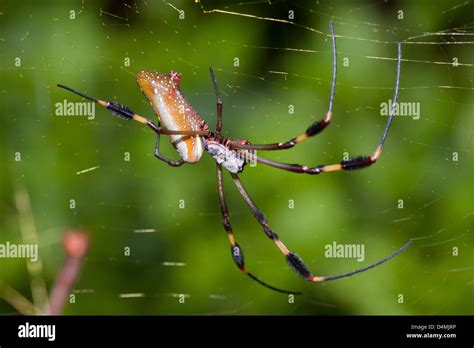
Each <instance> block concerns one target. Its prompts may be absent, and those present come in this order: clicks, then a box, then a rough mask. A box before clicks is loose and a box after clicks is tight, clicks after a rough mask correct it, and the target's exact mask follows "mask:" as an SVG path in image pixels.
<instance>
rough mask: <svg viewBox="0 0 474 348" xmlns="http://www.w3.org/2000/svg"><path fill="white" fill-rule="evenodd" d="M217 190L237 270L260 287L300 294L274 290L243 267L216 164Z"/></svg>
mask: <svg viewBox="0 0 474 348" xmlns="http://www.w3.org/2000/svg"><path fill="white" fill-rule="evenodd" d="M217 188H218V190H219V203H220V207H221V214H222V224H223V225H224V229H225V230H226V232H227V238H228V240H229V244H230V251H231V253H232V259H233V260H234V262H235V264H236V265H237V267H239V269H240V270H241V271H242V272H243V273H245V274H246V275H248V276H249V277H250V278H252V279H253V280H255V281H256V282H258V283H260V284H261V285H263V286H265V287H267V288H269V289H272V290H274V291H278V292H282V293H285V294H300V292H295V291H288V290H282V289H279V288H276V287H274V286H272V285H270V284H267V283H266V282H264V281H263V280H261V279H260V278H258V277H256V276H254V275H253V274H252V273H250V272H249V271H248V270H247V267H246V266H245V263H244V254H243V250H242V248H241V247H240V246H239V245H238V244H237V241H236V239H235V236H234V232H233V231H232V225H231V224H230V219H229V210H228V208H227V202H226V199H225V196H224V181H223V178H222V165H220V164H217Z"/></svg>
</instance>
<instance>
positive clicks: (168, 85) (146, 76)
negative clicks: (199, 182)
mask: <svg viewBox="0 0 474 348" xmlns="http://www.w3.org/2000/svg"><path fill="white" fill-rule="evenodd" d="M137 82H138V85H139V86H140V89H141V90H142V92H143V94H144V95H145V96H146V97H147V99H148V101H149V102H150V105H151V106H152V107H153V110H154V111H155V113H156V115H157V116H158V119H159V120H160V123H161V124H162V125H163V127H164V128H166V129H169V130H176V131H183V130H194V131H198V130H203V129H207V124H206V122H205V121H204V120H203V119H202V118H201V117H200V116H199V114H198V113H197V111H196V110H195V109H194V107H193V106H192V105H191V104H190V103H189V102H188V101H187V100H186V98H185V97H184V95H183V94H182V93H181V90H180V85H179V83H180V75H179V74H178V73H177V72H174V71H170V72H169V73H167V74H163V73H158V72H154V71H140V72H139V73H138V74H137ZM169 137H170V140H171V143H172V144H173V146H174V147H175V148H176V150H177V151H178V154H179V156H180V157H181V158H182V159H183V160H184V161H185V162H188V163H195V162H197V161H199V160H200V159H201V156H202V153H203V152H204V142H203V139H202V137H200V136H197V135H194V136H190V135H170V136H169Z"/></svg>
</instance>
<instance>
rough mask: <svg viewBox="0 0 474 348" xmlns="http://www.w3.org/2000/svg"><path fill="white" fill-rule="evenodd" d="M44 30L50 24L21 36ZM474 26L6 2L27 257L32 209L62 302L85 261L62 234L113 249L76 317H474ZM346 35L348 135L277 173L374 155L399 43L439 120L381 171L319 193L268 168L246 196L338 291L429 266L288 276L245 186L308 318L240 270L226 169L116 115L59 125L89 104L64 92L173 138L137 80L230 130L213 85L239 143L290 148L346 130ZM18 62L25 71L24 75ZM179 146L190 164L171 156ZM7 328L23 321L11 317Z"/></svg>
mask: <svg viewBox="0 0 474 348" xmlns="http://www.w3.org/2000/svg"><path fill="white" fill-rule="evenodd" d="M25 11H26V12H25ZM71 11H73V12H71ZM23 12H25V13H28V14H29V15H23V16H22V17H20V18H21V19H18V20H17V19H15V21H14V18H17V17H15V16H18V13H23ZM472 13H474V12H473V2H472V1H464V2H463V1H459V2H453V3H449V2H435V3H434V4H433V3H432V2H428V1H426V2H417V3H416V4H412V3H411V2H409V1H406V2H383V1H364V2H359V3H357V4H342V2H334V3H328V2H313V1H291V2H290V1H225V2H223V1H205V0H204V1H196V2H184V1H171V0H170V1H162V2H153V3H151V2H146V1H136V2H134V1H127V2H113V1H110V2H106V1H104V2H101V3H89V2H86V1H83V2H72V3H64V4H61V5H58V4H57V5H55V6H52V5H39V4H36V3H33V2H31V3H30V4H29V5H26V4H21V5H20V4H17V3H15V2H5V3H3V4H2V5H1V8H0V21H1V22H3V24H4V25H5V31H4V32H3V33H2V34H0V45H1V47H2V50H1V52H2V53H1V55H0V57H1V65H0V73H1V74H2V81H5V82H4V83H3V84H2V87H1V94H0V98H1V99H2V105H4V115H5V117H2V120H1V121H0V122H2V140H1V146H2V147H1V151H0V156H1V157H0V160H1V162H2V166H5V168H6V170H5V171H3V172H2V173H0V179H1V181H2V185H3V187H6V190H5V191H4V192H2V200H1V201H0V204H1V206H0V210H4V211H5V217H6V219H5V220H4V221H2V222H1V223H0V228H1V229H3V230H4V231H5V237H4V238H5V241H6V240H11V241H17V242H21V234H20V233H19V230H20V229H21V226H22V219H25V215H22V214H19V213H18V212H17V210H16V208H15V205H14V204H13V203H12V201H13V199H12V197H14V196H15V195H16V194H18V192H19V191H21V190H23V189H24V190H26V191H27V192H28V194H29V197H30V199H31V212H30V213H31V215H32V216H34V225H35V227H36V228H35V229H36V233H37V236H38V240H39V245H40V257H41V259H42V262H43V270H42V277H43V278H44V280H45V281H46V283H47V284H48V285H49V284H51V283H52V282H53V280H54V278H55V276H56V274H57V272H58V271H59V269H60V266H61V263H62V259H63V256H62V254H61V248H60V244H59V241H60V234H61V231H62V230H64V229H65V228H66V227H70V226H73V227H76V226H77V227H79V226H81V227H84V228H86V229H88V230H89V231H90V233H91V235H92V237H93V238H92V245H91V249H90V252H89V254H88V256H87V259H86V261H85V264H84V267H83V269H82V276H81V278H80V280H79V282H78V283H77V284H76V287H75V289H74V291H73V292H74V294H75V295H76V302H75V303H69V304H67V306H66V311H65V313H67V314H360V315H363V314H388V315H392V314H473V313H474V305H473V303H472V291H473V286H474V273H473V272H474V259H473V257H472V248H473V246H474V238H473V234H472V222H473V219H474V211H473V204H472V203H473V201H472V182H471V180H469V179H471V175H472V169H473V166H472V150H473V134H474V119H473V115H474V114H473V98H472V94H473V64H474V63H473V61H472V53H473V42H474V41H473V35H474V31H473V18H472V15H471V14H472ZM72 17H74V18H72ZM330 20H333V22H334V27H335V33H336V40H337V53H338V61H337V67H338V77H337V86H336V96H335V100H334V116H333V121H332V123H331V125H330V126H329V127H328V128H327V129H326V130H325V131H324V132H323V133H321V134H320V135H318V136H316V137H315V138H312V139H310V140H308V141H306V142H303V143H301V144H299V145H297V146H296V147H295V148H294V149H292V150H287V151H281V152H273V153H270V152H268V153H263V152H261V153H259V155H262V156H265V157H268V158H271V159H274V160H278V161H284V162H288V163H301V164H306V165H319V164H330V163H338V162H340V161H341V159H342V158H343V157H345V156H357V155H370V154H372V153H373V151H374V149H375V147H376V146H377V143H378V141H379V139H380V136H381V134H382V130H383V127H384V124H385V122H386V116H384V115H382V114H381V108H382V107H381V103H387V102H389V100H391V99H392V98H393V90H394V86H395V72H396V71H395V67H396V43H397V42H399V41H400V42H402V64H401V71H402V72H401V81H400V96H399V101H400V102H405V103H408V104H407V105H411V106H413V108H416V107H419V115H418V116H417V115H415V113H414V111H413V110H415V109H413V110H412V112H411V113H408V115H400V116H397V117H395V119H394V122H393V124H392V128H391V130H390V134H389V137H388V139H387V142H386V146H385V148H384V151H383V154H382V156H381V159H380V161H379V162H378V163H377V164H376V165H375V166H373V167H371V168H370V169H366V170H361V171H356V172H352V173H347V172H345V173H331V174H323V175H319V176H317V177H312V176H302V175H296V174H291V173H287V172H283V171H279V170H276V169H273V168H269V167H264V166H263V165H260V164H259V165H257V166H255V167H247V168H246V170H245V171H244V173H243V174H242V175H241V179H242V181H243V182H244V184H245V185H246V188H247V190H248V191H249V193H250V195H251V196H252V197H253V199H254V200H255V202H256V204H257V206H259V208H260V209H261V210H262V211H263V212H264V213H265V215H266V217H267V218H268V220H269V222H270V225H271V227H272V228H273V229H274V230H275V231H276V232H277V233H278V234H279V236H280V238H281V239H282V240H283V241H284V242H285V243H286V244H287V245H288V246H289V247H290V248H291V249H292V250H294V251H295V252H297V253H298V254H299V255H300V256H301V257H302V258H303V259H305V261H306V263H307V264H308V266H309V267H310V268H311V270H312V271H313V272H314V273H315V274H317V275H332V274H338V273H343V272H347V271H350V270H353V269H356V268H360V267H363V266H365V265H367V264H369V263H372V262H375V261H377V260H378V259H380V258H382V257H384V256H386V255H388V254H390V253H392V252H393V251H394V250H396V249H397V248H399V247H401V246H402V245H403V244H404V243H406V242H407V241H409V240H412V241H414V245H413V246H411V247H410V248H409V249H408V250H407V251H406V252H404V253H402V254H401V255H399V256H397V257H396V258H395V259H393V260H391V261H389V262H388V263H386V264H384V265H382V266H380V267H377V268H375V269H373V270H370V271H368V272H366V273H363V274H360V275H357V276H355V277H352V278H348V279H343V280H339V281H335V282H328V283H325V284H307V283H305V282H304V281H303V280H301V279H299V278H298V277H296V276H295V274H294V273H293V272H292V271H291V270H290V269H289V268H288V267H287V265H286V264H285V262H284V259H283V258H282V256H281V254H280V253H279V252H278V250H277V249H276V248H275V246H274V245H273V243H272V242H271V241H269V240H268V239H267V238H266V237H265V235H264V234H263V233H262V231H261V228H260V226H259V225H258V224H257V223H256V221H255V220H254V219H253V217H252V215H251V214H250V212H249V211H248V209H247V207H246V206H245V204H244V202H243V201H242V199H241V198H240V196H239V195H238V192H237V191H236V190H235V187H233V183H232V181H231V180H230V177H229V176H228V175H225V178H224V184H225V185H224V186H225V191H226V195H227V200H228V204H229V208H230V211H231V222H232V224H233V227H234V231H235V234H236V237H237V240H238V242H239V244H240V245H241V246H242V247H243V250H244V253H245V258H246V263H247V266H248V267H249V269H250V270H251V271H252V272H253V273H255V274H257V275H258V276H259V277H261V278H262V279H264V280H265V281H267V282H269V283H270V284H272V285H275V286H277V287H280V288H286V289H290V290H302V291H303V292H304V294H303V295H302V296H298V297H296V298H295V300H294V302H293V301H292V300H289V298H288V297H287V296H284V295H281V294H277V293H273V292H270V291H269V290H267V289H265V288H262V287H260V286H259V285H258V284H256V283H254V282H252V281H251V280H249V279H247V278H245V277H244V276H243V275H242V274H239V271H238V270H237V268H236V267H235V266H234V265H233V263H232V259H231V256H230V255H229V246H228V243H227V240H226V236H225V232H224V230H223V228H222V225H221V215H220V212H219V206H218V198H217V188H216V178H215V176H216V175H215V168H214V164H213V161H212V159H211V158H209V157H206V158H204V159H203V160H202V161H201V162H202V163H199V164H197V165H192V166H190V165H188V166H183V167H181V168H179V169H175V168H170V167H168V166H166V165H165V164H163V163H161V162H158V161H156V160H155V159H154V157H153V149H154V148H153V146H154V139H153V136H152V135H151V134H150V132H149V131H148V130H147V129H142V128H141V127H140V126H139V125H138V124H134V123H130V122H124V121H122V120H119V119H114V118H111V117H110V115H109V114H108V113H107V112H105V111H104V110H102V109H98V108H97V109H96V113H95V118H93V119H90V120H88V119H87V118H85V117H59V116H56V114H55V104H56V103H57V102H62V101H63V100H64V99H67V100H68V101H78V98H76V97H75V96H73V95H69V94H65V92H64V91H62V90H58V89H56V88H55V84H56V83H64V84H66V85H70V86H71V87H73V88H76V89H78V90H80V91H83V92H85V93H88V94H91V95H92V96H94V97H99V98H102V99H106V100H114V101H118V102H121V103H125V104H127V105H128V106H130V107H131V108H132V109H133V110H134V111H135V112H137V113H139V114H142V115H146V116H147V117H150V118H152V116H151V115H152V112H151V110H150V108H149V106H148V104H147V103H146V101H145V99H144V98H143V97H142V95H141V93H140V91H139V89H138V88H137V87H136V85H135V82H134V75H135V73H136V72H137V71H139V70H142V69H150V70H157V71H168V70H175V71H179V72H180V73H181V74H182V77H181V86H182V90H183V93H184V94H185V95H186V96H187V98H188V99H189V101H190V102H191V103H192V104H193V105H194V106H195V108H196V109H197V110H199V112H200V113H201V116H202V117H203V118H205V119H206V120H207V121H208V123H209V124H210V128H211V129H212V128H214V127H215V119H216V113H215V97H214V92H213V90H212V85H211V81H210V78H209V73H208V67H209V65H212V66H213V68H214V71H215V72H216V77H217V82H218V84H219V87H220V91H221V93H222V97H223V101H224V135H225V136H229V137H231V138H240V139H241V138H247V139H249V140H250V141H251V142H254V143H265V142H277V141H286V140H288V139H290V138H291V137H293V136H296V135H298V134H300V133H301V132H302V131H304V130H305V129H306V127H307V126H308V125H309V124H311V123H312V122H314V121H315V120H317V119H320V118H322V117H324V114H325V112H326V110H327V105H328V98H329V89H330V82H331V71H332V59H331V57H332V56H331V44H330V37H329V21H330ZM17 57H19V58H21V65H20V66H15V65H14V63H12V62H15V59H16V58H17ZM161 143H162V148H163V152H164V153H166V154H167V155H168V156H170V157H173V158H175V156H176V155H175V153H174V151H173V149H172V147H171V146H170V145H169V144H168V141H167V140H166V138H164V137H163V139H162V142H161ZM17 152H20V153H21V155H22V160H21V161H20V162H18V161H15V159H14V158H15V154H16V153H17ZM127 156H128V157H127ZM127 158H128V160H127ZM2 191H3V190H2ZM71 200H73V201H74V204H73V205H74V207H73V208H71ZM17 220H19V221H20V222H17ZM2 242H3V237H2ZM333 243H337V244H355V245H360V246H364V250H365V254H364V260H363V261H362V262H358V261H357V260H356V259H355V258H353V257H348V256H347V255H346V256H345V257H341V258H336V257H333V258H331V257H327V256H326V255H325V250H326V249H325V248H326V247H330V246H331V245H332V244H333ZM127 253H129V254H127ZM0 262H2V263H3V264H5V265H7V266H11V267H5V268H4V267H2V269H1V271H0V272H1V273H0V274H1V276H2V278H3V280H4V281H5V282H8V283H9V284H10V285H11V286H13V287H14V288H16V289H17V290H18V291H19V292H21V293H23V295H25V296H26V297H27V298H31V297H32V295H31V293H30V291H31V289H30V276H31V275H30V274H28V273H27V272H26V270H25V268H24V260H0ZM7 268H8V269H7ZM348 290H350V291H348ZM33 292H34V291H33ZM33 297H34V296H33ZM0 309H1V312H2V313H12V308H11V307H10V306H9V305H7V304H4V303H0Z"/></svg>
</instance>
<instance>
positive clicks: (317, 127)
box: [229, 21, 337, 151]
mask: <svg viewBox="0 0 474 348" xmlns="http://www.w3.org/2000/svg"><path fill="white" fill-rule="evenodd" d="M329 27H330V29H331V41H332V59H333V63H332V82H331V94H330V96H329V106H328V111H327V112H326V116H325V117H324V118H323V119H322V120H317V121H316V122H314V123H313V124H311V125H310V126H309V127H308V128H307V129H306V131H305V132H304V133H303V134H300V135H298V136H297V137H294V138H292V139H290V140H288V141H286V142H281V143H273V144H240V143H238V142H231V143H230V144H229V145H230V147H231V148H233V149H242V150H264V151H273V150H286V149H290V148H292V147H294V146H295V145H296V144H299V143H301V142H302V141H305V140H307V139H309V138H310V137H312V136H315V135H316V134H318V133H321V132H322V131H323V130H324V129H325V128H326V127H327V126H328V125H329V123H331V119H332V105H333V101H334V92H335V89H336V75H337V63H336V61H337V59H336V58H337V54H336V37H335V35H334V26H333V23H332V21H331V22H329Z"/></svg>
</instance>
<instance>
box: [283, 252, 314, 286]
mask: <svg viewBox="0 0 474 348" xmlns="http://www.w3.org/2000/svg"><path fill="white" fill-rule="evenodd" d="M286 261H287V262H288V264H289V265H290V267H291V268H292V269H293V271H295V272H296V274H298V275H300V276H302V277H303V278H305V279H309V278H311V276H312V275H311V272H310V271H309V269H308V267H307V266H306V265H305V264H304V262H303V260H302V259H301V258H300V257H299V256H298V255H296V254H295V253H293V252H290V253H289V254H288V255H286Z"/></svg>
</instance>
